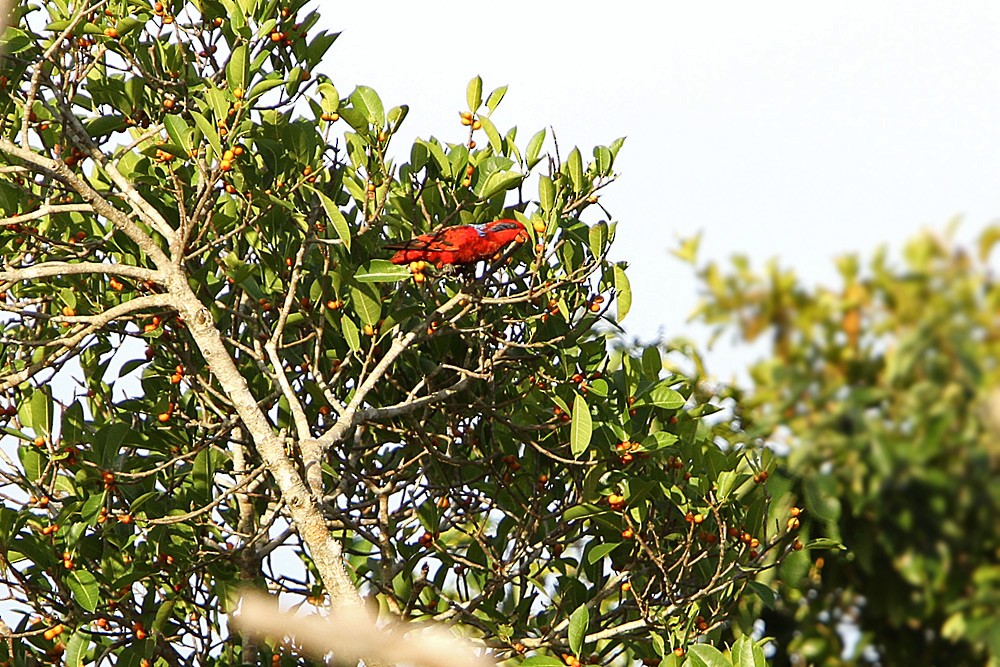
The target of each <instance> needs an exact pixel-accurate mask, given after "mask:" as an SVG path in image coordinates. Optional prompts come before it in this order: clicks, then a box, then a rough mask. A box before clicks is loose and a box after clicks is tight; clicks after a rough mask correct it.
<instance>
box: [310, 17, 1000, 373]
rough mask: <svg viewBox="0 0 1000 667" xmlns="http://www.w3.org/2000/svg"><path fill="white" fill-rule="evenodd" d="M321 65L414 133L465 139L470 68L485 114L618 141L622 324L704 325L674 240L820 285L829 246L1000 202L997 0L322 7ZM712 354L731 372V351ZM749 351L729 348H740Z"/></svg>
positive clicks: (975, 223) (677, 328)
mask: <svg viewBox="0 0 1000 667" xmlns="http://www.w3.org/2000/svg"><path fill="white" fill-rule="evenodd" d="M321 12H322V13H323V19H322V20H321V26H323V27H325V28H327V29H329V30H337V31H343V34H342V36H341V38H340V39H339V40H338V41H337V43H336V44H334V46H333V48H332V49H331V50H330V52H329V54H328V58H327V61H326V64H325V66H324V68H323V70H324V72H325V73H327V74H329V75H330V76H331V77H332V78H333V79H334V82H335V83H336V84H337V86H338V89H339V90H340V91H341V94H342V95H346V94H348V93H350V91H351V90H352V89H353V87H354V85H356V84H359V83H363V84H366V85H370V86H372V87H374V88H375V89H376V90H377V91H378V92H379V94H380V95H381V96H382V98H383V100H384V101H385V103H386V104H387V105H394V104H401V103H406V104H409V105H410V115H409V117H408V118H407V120H406V122H405V123H404V126H403V131H402V132H401V136H400V137H399V138H398V139H397V143H396V145H395V147H396V150H397V151H398V153H397V154H398V155H407V154H408V151H409V140H410V139H411V138H412V137H413V136H424V137H426V136H429V135H431V134H434V135H436V136H438V137H439V138H441V139H444V140H449V141H459V140H461V138H462V136H463V132H462V131H463V130H464V128H462V127H461V126H459V124H458V122H457V120H458V116H457V112H458V111H460V110H463V109H464V108H465V86H466V83H467V82H468V80H469V79H470V78H471V77H472V76H474V75H476V74H480V75H482V77H483V79H484V90H485V91H487V92H488V91H489V90H491V89H492V88H495V87H497V86H500V85H503V84H508V85H509V86H510V89H509V91H508V93H507V97H506V98H505V100H504V102H503V104H502V105H501V106H500V108H499V110H498V112H497V113H496V114H495V115H494V121H495V122H496V124H497V126H498V127H499V128H500V130H501V132H503V131H505V129H506V128H508V127H510V126H512V125H517V126H518V127H519V130H520V132H519V136H520V138H521V141H522V142H525V141H527V139H528V138H529V137H530V136H531V134H532V133H533V132H535V131H536V130H537V129H540V128H542V127H548V126H552V127H554V128H555V130H556V133H557V136H558V137H559V141H560V147H561V148H562V150H563V153H564V154H565V152H567V151H568V147H569V146H571V145H573V144H577V145H580V146H581V147H582V148H583V149H584V155H585V156H587V155H589V153H588V152H587V150H588V149H589V147H591V146H593V145H594V144H598V143H601V144H607V143H609V142H610V141H611V140H613V139H614V138H616V137H618V136H622V135H627V136H628V141H627V142H626V144H625V147H624V148H623V149H622V152H621V153H620V154H619V160H618V162H617V164H616V167H617V169H618V171H620V173H621V180H620V181H619V182H618V183H616V184H614V185H612V186H611V188H610V189H609V190H607V194H606V195H605V196H604V197H603V199H602V201H603V202H604V203H605V205H606V206H608V207H609V209H610V210H611V211H612V213H613V214H614V215H615V216H616V218H617V219H618V220H619V221H620V225H619V237H618V242H617V244H616V248H617V250H616V252H615V258H616V259H627V260H628V261H629V262H630V270H629V276H630V278H631V281H632V285H633V289H634V301H633V310H632V313H631V314H630V315H629V317H628V319H627V320H626V322H625V324H626V328H627V329H628V330H629V332H630V333H632V334H636V335H639V336H642V337H643V338H650V337H652V336H654V335H655V334H656V333H657V331H658V330H660V329H661V328H662V329H663V330H664V331H665V333H666V335H667V336H674V335H682V334H683V335H703V332H700V333H699V332H697V331H695V330H694V329H693V328H692V327H691V326H689V325H686V324H685V321H686V319H687V316H688V314H689V313H690V312H691V310H692V309H693V307H694V305H695V303H696V301H697V296H696V282H695V280H694V277H693V275H692V272H691V271H690V270H689V269H688V267H686V266H684V265H682V264H681V263H680V262H678V261H677V260H675V259H674V258H672V257H671V256H670V255H669V254H668V249H669V248H672V247H675V244H676V238H677V237H678V236H687V235H690V234H693V233H695V232H697V231H699V230H702V231H703V232H704V234H703V240H702V252H701V257H702V258H703V259H707V258H714V259H724V258H726V257H728V256H729V255H731V254H732V253H734V252H744V253H746V254H748V255H750V256H751V257H752V258H754V260H755V264H756V265H758V266H759V265H760V264H762V263H763V261H764V259H765V258H768V257H771V256H775V255H777V256H779V257H780V258H781V259H782V261H783V263H784V264H786V265H791V266H793V267H794V268H795V269H796V270H797V271H798V272H799V274H800V275H801V276H803V277H804V278H805V279H807V280H809V281H812V282H815V281H826V282H832V281H834V280H835V273H834V271H833V269H832V263H831V261H830V260H831V259H832V257H833V256H834V255H836V254H839V253H842V252H846V251H851V250H863V251H869V250H872V249H874V248H875V246H876V245H878V244H880V243H885V242H889V243H890V244H894V245H895V246H896V247H899V246H900V245H901V244H902V242H903V241H904V240H905V239H907V238H909V237H910V236H912V235H913V234H914V233H916V232H917V231H918V230H920V229H921V228H923V227H926V226H930V227H934V228H943V227H944V225H945V224H946V223H947V222H948V220H950V219H951V218H952V217H954V216H956V215H961V216H963V217H964V220H965V222H964V224H963V225H962V228H961V234H960V236H961V237H963V238H969V237H971V236H973V235H974V233H975V232H976V231H977V230H979V229H980V228H981V227H982V226H984V225H985V224H987V223H989V222H991V221H993V220H994V219H995V218H996V217H997V216H998V214H1000V187H998V185H1000V179H998V177H1000V129H998V119H1000V67H998V66H997V64H998V63H1000V5H998V4H997V3H995V2H987V1H966V2H961V3H943V2H930V1H924V0H917V1H912V0H911V1H907V2H901V1H893V2H870V1H868V2H857V1H847V2H837V3H816V2H802V1H801V0H797V1H788V2H773V1H764V2H754V3H745V2H739V3H737V2H710V3H692V2H683V3H681V2H675V1H670V2H662V3H652V2H643V3H638V2H618V3H607V2H601V3H597V2H573V3H566V2H544V1H539V0H536V1H534V2H525V1H523V0H509V1H507V2H503V3H495V4H492V5H491V4H482V3H461V4H459V3H433V2H402V1H399V0H389V1H386V2H380V3H377V4H376V5H371V4H369V3H363V2H358V3H336V4H333V3H331V4H330V5H324V8H323V9H321ZM710 359H711V360H712V362H713V365H714V368H715V370H716V371H717V372H720V373H721V374H723V375H727V376H728V375H729V374H730V373H732V372H733V371H734V370H735V369H736V368H737V367H739V366H740V365H742V363H745V360H746V359H745V354H742V355H735V356H734V355H733V353H732V351H730V350H726V349H723V348H720V349H718V350H717V351H716V352H715V354H713V356H712V357H710ZM741 360H742V363H741Z"/></svg>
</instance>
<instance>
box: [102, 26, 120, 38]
mask: <svg viewBox="0 0 1000 667" xmlns="http://www.w3.org/2000/svg"><path fill="white" fill-rule="evenodd" d="M104 36H105V37H108V38H110V39H118V31H117V30H115V29H114V28H105V29H104Z"/></svg>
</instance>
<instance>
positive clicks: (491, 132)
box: [479, 118, 503, 155]
mask: <svg viewBox="0 0 1000 667" xmlns="http://www.w3.org/2000/svg"><path fill="white" fill-rule="evenodd" d="M479 120H480V122H481V123H482V124H483V131H484V132H486V138H487V139H489V140H490V147H492V148H493V152H494V153H496V154H498V155H499V154H502V153H503V139H501V138H500V132H498V131H497V126H496V125H494V124H493V121H491V120H490V119H489V118H480V119H479Z"/></svg>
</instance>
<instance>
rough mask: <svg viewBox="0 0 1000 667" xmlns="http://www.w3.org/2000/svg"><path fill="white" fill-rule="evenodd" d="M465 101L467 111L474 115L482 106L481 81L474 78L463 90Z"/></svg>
mask: <svg viewBox="0 0 1000 667" xmlns="http://www.w3.org/2000/svg"><path fill="white" fill-rule="evenodd" d="M465 100H466V101H467V102H468V103H469V111H471V112H472V113H476V111H478V110H479V107H481V106H483V79H482V77H478V76H477V77H474V78H473V79H472V80H471V81H469V86H468V88H466V89H465Z"/></svg>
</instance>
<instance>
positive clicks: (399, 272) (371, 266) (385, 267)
mask: <svg viewBox="0 0 1000 667" xmlns="http://www.w3.org/2000/svg"><path fill="white" fill-rule="evenodd" d="M409 277H410V270H409V268H407V267H405V266H397V265H396V264H393V263H392V262H390V261H389V260H387V259H373V260H372V261H370V262H368V263H367V264H365V265H364V266H362V267H361V269H359V270H358V273H356V274H355V276H354V279H355V280H357V281H358V282H359V283H395V282H399V281H400V280H407V279H409Z"/></svg>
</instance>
